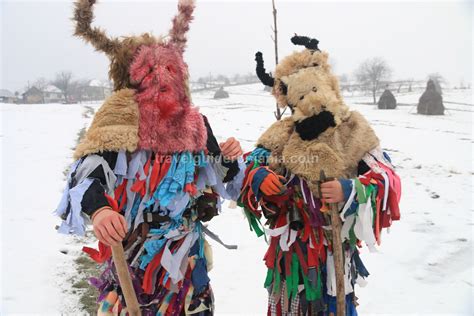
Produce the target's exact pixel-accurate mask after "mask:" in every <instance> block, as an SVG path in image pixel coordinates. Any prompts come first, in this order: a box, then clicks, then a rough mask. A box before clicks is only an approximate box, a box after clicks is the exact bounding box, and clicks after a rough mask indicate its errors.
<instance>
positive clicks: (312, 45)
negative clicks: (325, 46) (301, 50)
mask: <svg viewBox="0 0 474 316" xmlns="http://www.w3.org/2000/svg"><path fill="white" fill-rule="evenodd" d="M291 42H292V43H293V44H295V45H301V46H304V47H306V48H307V49H309V50H319V48H318V44H319V41H318V40H317V39H315V38H309V37H307V36H299V35H297V34H295V36H293V37H292V38H291Z"/></svg>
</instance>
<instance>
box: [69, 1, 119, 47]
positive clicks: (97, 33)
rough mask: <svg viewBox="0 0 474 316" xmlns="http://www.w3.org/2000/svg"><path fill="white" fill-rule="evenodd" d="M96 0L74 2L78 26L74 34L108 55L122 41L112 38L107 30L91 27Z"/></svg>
mask: <svg viewBox="0 0 474 316" xmlns="http://www.w3.org/2000/svg"><path fill="white" fill-rule="evenodd" d="M95 3H96V0H77V1H76V2H75V3H74V17H73V20H74V21H75V22H76V28H75V30H74V35H75V36H79V37H82V38H83V39H84V40H85V41H86V42H87V43H90V44H92V46H94V47H95V49H96V50H98V51H103V52H104V53H106V54H107V55H113V54H114V53H115V52H116V51H117V48H118V47H119V46H120V42H119V41H118V40H117V39H116V38H113V39H110V38H108V37H107V35H106V34H105V32H104V31H103V30H101V29H100V28H98V27H94V28H92V27H91V23H92V20H93V19H94V12H93V8H92V7H93V6H94V4H95Z"/></svg>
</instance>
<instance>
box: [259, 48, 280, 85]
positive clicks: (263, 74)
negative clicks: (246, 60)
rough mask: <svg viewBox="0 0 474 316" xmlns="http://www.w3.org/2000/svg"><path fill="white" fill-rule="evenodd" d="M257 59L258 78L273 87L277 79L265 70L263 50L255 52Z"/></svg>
mask: <svg viewBox="0 0 474 316" xmlns="http://www.w3.org/2000/svg"><path fill="white" fill-rule="evenodd" d="M255 61H256V62H257V68H255V71H256V73H257V77H258V79H260V81H261V82H262V83H263V84H264V85H266V86H269V87H273V86H274V85H275V79H274V78H273V77H272V75H270V74H268V73H266V72H265V65H264V62H263V55H262V53H261V52H257V53H256V54H255Z"/></svg>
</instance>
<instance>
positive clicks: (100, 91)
mask: <svg viewBox="0 0 474 316" xmlns="http://www.w3.org/2000/svg"><path fill="white" fill-rule="evenodd" d="M111 92H112V90H111V87H110V84H109V83H108V82H105V81H101V80H99V79H93V80H91V81H89V83H88V84H87V86H86V87H84V91H83V96H82V98H83V99H84V100H88V101H97V100H104V99H105V98H106V97H108V96H109V95H110V94H111Z"/></svg>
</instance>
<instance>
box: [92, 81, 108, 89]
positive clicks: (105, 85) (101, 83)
mask: <svg viewBox="0 0 474 316" xmlns="http://www.w3.org/2000/svg"><path fill="white" fill-rule="evenodd" d="M89 87H103V88H110V87H111V86H110V82H109V81H107V80H100V79H92V80H91V81H89Z"/></svg>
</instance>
